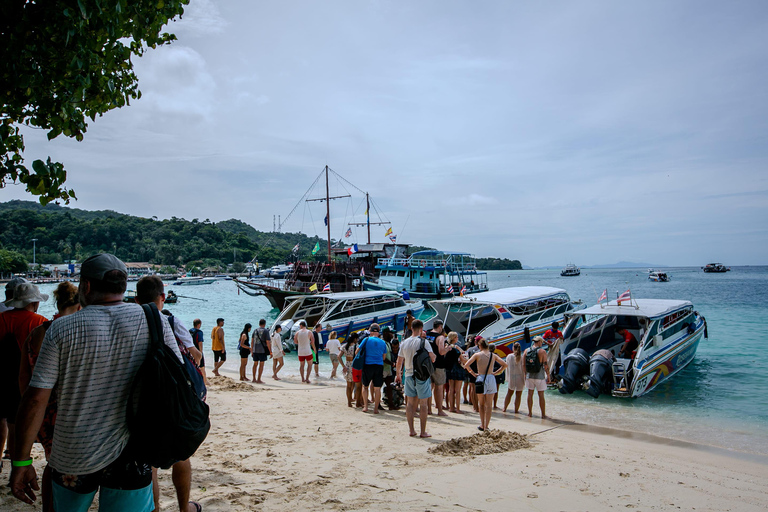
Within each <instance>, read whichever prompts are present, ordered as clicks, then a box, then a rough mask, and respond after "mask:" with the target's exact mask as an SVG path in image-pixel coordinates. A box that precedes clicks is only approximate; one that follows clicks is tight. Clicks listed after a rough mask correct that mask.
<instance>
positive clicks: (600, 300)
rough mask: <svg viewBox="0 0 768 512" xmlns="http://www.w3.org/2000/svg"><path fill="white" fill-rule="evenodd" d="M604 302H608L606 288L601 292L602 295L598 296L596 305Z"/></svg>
mask: <svg viewBox="0 0 768 512" xmlns="http://www.w3.org/2000/svg"><path fill="white" fill-rule="evenodd" d="M604 300H608V288H606V289H605V290H603V293H602V294H601V295H600V298H599V299H597V303H598V304H599V303H601V302H603V301H604Z"/></svg>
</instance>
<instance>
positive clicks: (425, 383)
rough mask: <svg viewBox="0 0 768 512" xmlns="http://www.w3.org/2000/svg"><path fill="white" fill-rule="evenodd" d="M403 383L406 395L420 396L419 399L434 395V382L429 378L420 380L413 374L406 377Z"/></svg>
mask: <svg viewBox="0 0 768 512" xmlns="http://www.w3.org/2000/svg"><path fill="white" fill-rule="evenodd" d="M403 385H404V386H403V387H404V388H405V396H409V397H418V399H419V400H423V399H424V398H431V397H432V384H431V382H430V381H429V380H419V379H417V378H416V377H414V376H413V375H411V376H407V377H405V382H403Z"/></svg>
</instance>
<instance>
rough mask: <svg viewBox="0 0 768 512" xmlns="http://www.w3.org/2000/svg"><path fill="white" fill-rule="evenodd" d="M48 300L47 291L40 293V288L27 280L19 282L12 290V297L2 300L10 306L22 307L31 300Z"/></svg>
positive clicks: (31, 301)
mask: <svg viewBox="0 0 768 512" xmlns="http://www.w3.org/2000/svg"><path fill="white" fill-rule="evenodd" d="M47 300H48V294H47V293H40V289H39V288H38V287H37V286H36V285H34V284H32V283H29V282H24V283H19V284H17V285H16V288H14V290H13V298H12V299H9V300H6V301H5V302H3V304H5V305H6V306H8V307H10V308H23V307H25V306H26V305H27V304H31V303H33V302H45V301H47Z"/></svg>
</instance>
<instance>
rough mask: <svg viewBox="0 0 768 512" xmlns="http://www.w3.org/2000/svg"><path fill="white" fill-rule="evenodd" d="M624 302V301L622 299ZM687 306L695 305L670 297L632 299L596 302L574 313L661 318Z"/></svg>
mask: <svg viewBox="0 0 768 512" xmlns="http://www.w3.org/2000/svg"><path fill="white" fill-rule="evenodd" d="M622 302H624V301H622ZM685 307H693V304H692V303H691V302H690V301H687V300H668V299H632V303H631V304H626V303H625V304H622V305H621V306H619V305H617V304H616V301H611V302H608V303H607V304H603V305H602V306H601V305H600V304H596V305H594V306H592V307H589V308H587V309H582V310H581V311H577V312H575V313H573V314H575V315H622V316H637V317H645V318H659V317H663V316H666V315H669V314H670V313H674V312H675V311H677V310H679V309H683V308H685Z"/></svg>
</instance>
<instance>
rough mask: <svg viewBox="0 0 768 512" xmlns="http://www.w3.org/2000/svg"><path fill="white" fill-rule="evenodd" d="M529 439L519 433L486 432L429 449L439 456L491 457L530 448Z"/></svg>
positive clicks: (455, 438) (454, 439) (457, 438)
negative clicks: (491, 455) (495, 454)
mask: <svg viewBox="0 0 768 512" xmlns="http://www.w3.org/2000/svg"><path fill="white" fill-rule="evenodd" d="M530 447H531V442H530V441H529V440H528V438H527V437H526V436H524V435H522V434H518V433H517V432H507V431H506V430H486V431H485V432H478V433H477V434H475V435H472V436H467V437H454V438H453V439H451V440H450V441H445V442H442V443H440V444H439V445H437V446H433V447H432V448H430V449H429V452H430V453H434V454H437V455H452V456H461V457H464V456H467V455H469V456H474V455H490V454H492V453H504V452H511V451H512V450H521V449H525V448H530Z"/></svg>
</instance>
